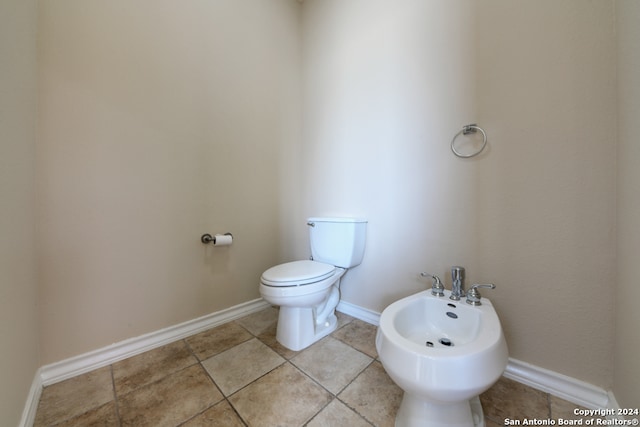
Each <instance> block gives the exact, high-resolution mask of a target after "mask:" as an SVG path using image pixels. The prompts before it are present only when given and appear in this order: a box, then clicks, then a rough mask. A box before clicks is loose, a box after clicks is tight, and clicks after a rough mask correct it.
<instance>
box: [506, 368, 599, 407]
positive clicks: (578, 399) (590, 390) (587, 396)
mask: <svg viewBox="0 0 640 427" xmlns="http://www.w3.org/2000/svg"><path fill="white" fill-rule="evenodd" d="M504 376H505V377H507V378H510V379H512V380H514V381H518V382H519V383H522V384H525V385H528V386H530V387H533V388H536V389H538V390H542V391H544V392H547V393H549V394H552V395H554V396H557V397H559V398H561V399H564V400H568V401H569V402H572V403H575V404H577V405H581V406H584V407H586V408H589V409H609V404H610V398H609V393H608V392H607V391H606V390H604V389H602V388H600V387H596V386H594V385H592V384H589V383H586V382H584V381H580V380H578V379H575V378H572V377H568V376H566V375H563V374H559V373H558V372H554V371H550V370H548V369H544V368H540V367H538V366H535V365H531V364H529V363H526V362H522V361H520V360H517V359H513V358H509V364H508V365H507V369H506V370H505V373H504Z"/></svg>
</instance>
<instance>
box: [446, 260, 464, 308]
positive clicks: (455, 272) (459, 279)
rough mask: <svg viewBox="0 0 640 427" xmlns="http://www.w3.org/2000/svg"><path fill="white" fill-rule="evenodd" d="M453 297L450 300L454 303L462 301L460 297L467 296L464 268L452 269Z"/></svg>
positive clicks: (454, 267) (456, 267)
mask: <svg viewBox="0 0 640 427" xmlns="http://www.w3.org/2000/svg"><path fill="white" fill-rule="evenodd" d="M451 282H452V285H451V296H450V297H449V298H450V299H452V300H454V301H460V297H463V296H464V295H465V293H464V267H459V266H453V267H451Z"/></svg>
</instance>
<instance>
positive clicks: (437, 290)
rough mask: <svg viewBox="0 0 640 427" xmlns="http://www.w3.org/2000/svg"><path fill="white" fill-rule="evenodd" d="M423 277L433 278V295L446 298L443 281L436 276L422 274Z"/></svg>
mask: <svg viewBox="0 0 640 427" xmlns="http://www.w3.org/2000/svg"><path fill="white" fill-rule="evenodd" d="M420 275H421V276H422V277H431V278H432V279H433V284H432V285H431V295H435V296H437V297H443V296H444V285H443V284H442V280H440V278H439V277H438V276H436V275H434V274H429V273H425V272H422V273H420Z"/></svg>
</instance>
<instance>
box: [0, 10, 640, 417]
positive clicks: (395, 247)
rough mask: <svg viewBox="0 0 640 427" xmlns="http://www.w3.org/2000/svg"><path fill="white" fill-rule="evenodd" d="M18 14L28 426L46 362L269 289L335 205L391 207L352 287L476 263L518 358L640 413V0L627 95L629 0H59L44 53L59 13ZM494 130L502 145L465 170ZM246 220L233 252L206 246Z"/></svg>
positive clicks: (6, 407)
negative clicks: (34, 386) (316, 219)
mask: <svg viewBox="0 0 640 427" xmlns="http://www.w3.org/2000/svg"><path fill="white" fill-rule="evenodd" d="M9 3H11V4H7V2H4V3H3V4H2V7H3V9H2V13H0V19H1V21H0V24H1V25H0V31H2V33H1V35H2V37H0V40H2V41H3V42H2V43H0V48H1V49H2V57H9V58H12V59H13V60H12V61H9V62H5V61H3V62H2V67H4V68H2V73H1V74H0V89H1V93H2V94H3V96H2V97H1V99H2V101H0V114H1V115H0V117H2V121H0V132H2V135H1V136H2V138H1V140H0V149H1V150H2V153H1V154H2V155H1V156H0V162H2V167H1V168H0V173H2V181H1V182H0V197H2V199H3V206H4V207H5V208H4V209H5V212H6V214H3V215H2V218H0V229H1V231H2V235H3V236H8V237H3V240H2V246H1V247H0V249H1V250H2V254H0V255H1V256H0V262H2V268H1V269H0V271H2V274H3V277H2V283H1V284H0V290H1V292H2V298H1V299H0V313H2V314H1V315H2V316H3V319H2V320H3V321H2V323H1V325H2V326H1V328H2V329H0V331H1V334H2V336H1V338H2V339H3V341H4V342H11V343H12V345H11V347H10V349H9V350H8V351H5V350H3V352H2V353H1V355H0V357H1V358H2V360H1V362H2V363H1V364H0V366H4V367H5V368H1V369H0V376H1V377H2V381H0V383H1V384H3V386H0V392H1V393H2V394H3V398H2V399H1V400H0V401H1V402H2V403H1V405H2V406H1V407H0V413H2V414H3V416H4V414H9V415H8V417H11V418H12V419H15V420H17V419H18V417H19V412H20V408H21V407H22V404H21V403H22V402H23V401H24V396H25V395H26V392H27V390H28V387H29V384H30V381H31V379H32V377H33V373H34V371H35V369H36V367H37V366H38V365H39V364H46V363H50V362H54V361H58V360H61V359H64V358H66V357H70V356H73V355H77V354H80V353H83V352H86V351H89V350H93V349H96V348H100V347H103V346H105V345H108V344H110V343H112V342H115V341H120V340H123V339H126V338H129V337H133V336H137V335H140V334H143V333H146V332H150V331H154V330H158V329H161V328H163V327H165V326H169V325H173V324H176V323H179V322H182V321H185V320H189V319H193V318H195V317H198V316H201V315H204V314H207V313H210V312H212V311H216V310H219V309H222V308H226V307H229V306H232V305H234V304H238V303H241V302H244V301H247V300H250V299H253V298H257V297H258V296H259V295H258V292H257V286H256V283H257V279H258V277H259V275H260V273H261V272H262V271H263V270H264V269H265V268H266V267H268V266H270V265H272V264H274V263H276V262H280V261H282V260H287V259H292V258H293V257H301V256H306V255H307V254H308V250H307V241H306V233H307V230H306V227H305V226H304V217H305V216H306V215H325V214H326V215H358V216H365V217H367V218H369V220H370V223H369V242H368V246H367V253H366V255H365V261H364V262H363V264H362V265H361V266H360V267H358V268H357V269H354V270H353V271H350V272H349V273H348V275H347V276H346V277H345V279H344V280H343V298H344V299H345V300H346V301H349V302H351V303H354V304H358V305H361V306H364V307H368V308H370V309H372V310H376V311H381V310H382V309H383V308H384V307H385V306H386V305H387V304H389V303H390V302H392V301H394V300H396V299H398V298H400V297H402V296H405V295H408V294H411V293H413V292H416V291H418V290H421V289H424V287H425V286H426V283H425V282H424V280H421V279H419V277H418V274H417V273H418V272H420V271H424V270H427V271H431V272H433V273H437V274H440V275H442V276H444V277H445V278H446V283H447V286H448V287H449V286H450V279H449V277H448V276H449V275H448V269H449V267H450V266H451V265H453V264H462V265H465V266H466V267H467V269H468V270H467V271H468V278H469V281H470V282H485V281H493V282H495V283H496V284H497V285H498V288H497V289H496V290H495V291H492V292H490V293H489V292H487V293H486V294H485V295H486V296H487V297H490V298H492V300H493V301H494V302H495V304H496V305H497V307H498V310H499V313H500V316H501V319H502V322H503V326H504V328H505V332H506V334H507V340H508V343H509V347H510V351H511V355H512V356H513V357H515V358H517V359H520V360H523V361H527V362H530V363H533V364H535V365H538V366H541V367H544V368H548V369H552V370H555V371H558V372H561V373H563V374H566V375H569V376H573V377H576V378H579V379H583V380H585V381H588V382H591V383H594V384H597V385H600V386H603V387H605V388H609V387H611V385H612V382H613V385H614V392H615V393H616V397H618V399H619V401H620V403H621V404H622V405H623V406H637V405H638V402H637V396H638V394H639V393H638V389H637V384H640V374H639V373H638V365H637V363H636V361H637V357H638V352H639V348H640V345H639V344H638V342H637V333H636V331H635V329H634V328H633V326H632V325H637V324H638V318H637V310H634V308H633V306H632V303H633V301H636V300H637V299H638V291H637V286H635V282H634V280H635V276H637V275H636V274H635V271H634V268H633V267H634V265H633V263H634V261H635V255H636V254H637V253H638V247H637V242H638V236H636V235H635V234H634V230H635V229H637V228H638V227H637V225H638V224H637V218H638V206H637V200H636V198H635V192H634V191H635V183H636V182H637V181H638V178H639V177H638V176H637V172H636V171H635V169H636V168H634V160H637V159H638V153H637V152H636V148H637V147H635V145H637V144H633V143H632V141H633V140H634V135H635V130H634V128H633V127H634V123H637V121H638V120H637V116H638V101H637V100H638V98H639V96H638V94H637V90H636V89H637V87H638V84H637V78H635V77H634V76H635V75H638V72H636V70H637V68H638V66H637V59H638V55H637V43H636V42H635V40H637V39H638V35H637V30H635V29H634V28H635V27H633V25H632V24H631V23H632V22H634V20H633V17H637V16H638V10H637V9H638V8H637V6H636V5H635V3H634V2H633V1H626V0H620V1H619V2H617V3H616V5H619V6H618V7H619V10H618V16H617V20H618V26H619V37H620V44H619V47H620V49H619V54H618V56H619V58H618V59H619V61H618V79H619V90H618V97H619V98H618V102H617V104H616V98H615V96H616V91H615V75H616V72H615V70H616V69H615V63H616V60H615V59H616V58H615V35H614V8H613V4H614V3H612V2H590V3H587V4H585V3H584V2H583V1H582V0H570V1H569V0H568V1H564V2H556V1H551V0H546V1H538V2H531V1H517V2H513V1H507V0H482V1H480V2H476V1H471V0H455V1H447V2H443V1H436V0H433V1H422V0H401V1H400V2H393V4H392V3H390V2H384V1H382V0H374V1H372V0H367V1H365V0H350V1H349V2H339V1H337V0H322V1H320V0H307V1H306V2H305V3H304V5H303V6H302V8H301V9H302V15H301V19H300V16H299V15H298V14H299V12H300V5H299V4H298V3H297V2H294V1H289V0H280V1H270V2H262V1H257V0H241V1H239V0H234V1H229V2H199V1H195V0H192V1H189V2H186V3H185V2H181V3H180V4H177V3H175V2H171V1H169V0H166V1H165V0H163V1H160V2H154V4H153V7H151V8H149V7H145V4H143V2H134V3H131V2H127V1H124V0H116V1H110V2H90V3H87V2H84V1H80V0H58V1H56V2H40V3H39V12H38V19H39V22H38V31H39V44H38V49H39V61H40V63H39V64H38V65H36V51H35V34H36V16H35V15H36V5H35V4H34V2H15V1H13V2H9ZM174 3H175V4H174ZM385 3H386V4H385ZM5 9H6V11H5ZM365 18H366V19H365ZM636 20H637V19H636ZM488 23H490V24H488ZM301 28H302V30H301ZM9 39H11V40H12V42H11V43H5V42H4V41H6V40H9ZM632 51H633V52H635V53H629V52H632ZM301 53H302V57H301V56H300V55H301ZM627 53H629V55H627ZM8 64H10V66H9V65H8ZM300 64H302V67H303V70H302V72H301V70H300ZM36 69H38V70H39V79H38V81H39V84H40V88H39V92H37V91H36V89H35V80H36V76H35V74H34V73H35V71H36ZM301 79H302V81H303V82H304V84H303V85H302V89H303V92H302V96H301V94H300V93H299V88H300V87H301V86H300V84H301ZM38 93H39V98H40V102H39V106H40V116H39V117H40V127H39V142H38V145H37V155H36V154H34V139H35V129H36V127H35V122H36V109H35V103H36V99H37V95H38ZM301 99H302V100H303V102H302V105H300V100H301ZM301 107H302V108H301ZM616 107H617V109H618V111H619V120H618V123H617V124H616V116H615V111H616ZM300 111H303V112H304V118H303V121H302V123H304V126H303V128H304V132H303V137H302V140H301V139H300V137H299V132H300V131H301V128H302V126H301V120H300V118H301V117H300ZM634 119H635V120H634ZM474 121H477V122H479V123H480V124H481V125H482V126H483V127H484V128H485V129H486V131H487V132H488V134H489V139H490V146H489V148H488V149H487V152H486V153H485V154H483V155H482V156H480V157H479V158H477V159H474V160H467V161H465V160H460V159H457V158H455V157H454V156H453V155H452V154H451V152H450V150H449V142H450V139H451V137H452V136H453V135H454V134H455V132H457V131H458V129H459V128H460V127H461V126H462V125H464V124H467V123H470V122H474ZM616 126H617V127H618V131H619V139H620V145H619V155H618V160H617V162H618V166H619V173H618V177H617V179H618V181H617V183H618V186H619V188H618V195H619V197H618V204H617V206H618V210H617V212H618V214H617V226H618V230H617V232H616V230H615V228H614V226H615V224H616V211H615V206H616V198H615V194H616V188H615V186H616V157H615V156H616V154H615V147H616V145H615V134H616ZM34 157H37V159H36V160H37V162H36V165H35V166H34ZM636 163H637V162H636ZM36 171H37V179H36V180H35V182H34V179H33V175H34V173H35V172H36ZM34 186H35V187H37V191H38V202H37V206H36V207H37V208H38V216H37V218H35V219H34V204H33V198H34ZM34 224H36V226H37V233H38V246H37V249H36V247H35V244H34V234H33V225H34ZM224 231H231V232H233V233H234V235H235V237H236V241H235V243H234V245H233V246H232V247H229V248H211V247H209V248H205V247H203V246H201V244H200V243H199V236H200V235H201V234H202V233H203V232H224ZM616 235H617V236H618V242H617V243H618V246H617V251H618V256H619V259H618V263H617V274H618V276H619V279H620V280H619V281H618V286H617V296H618V298H617V303H616V304H617V305H616V310H615V314H614V311H613V300H614V296H615V294H616V290H615V289H616V287H615V286H614V285H613V283H615V277H616V261H615V259H614V255H615V251H616V246H615V244H616ZM36 250H37V251H38V257H39V260H40V264H39V267H40V268H39V271H38V273H39V275H38V277H36V268H35V259H36ZM36 282H38V283H39V284H40V290H39V292H37V290H36ZM38 297H39V298H40V301H41V304H40V305H41V307H40V309H39V310H38V309H37V308H36V300H37V298H38ZM627 305H629V307H628V308H625V307H627ZM38 315H39V316H40V324H39V327H38V325H37V324H36V323H37V318H38ZM614 325H615V330H614ZM614 331H615V339H614ZM38 337H41V339H40V345H41V347H42V354H41V357H40V358H39V357H38V343H37V340H38ZM634 340H635V341H634ZM614 344H615V363H614V354H613V352H612V350H611V348H612V346H614ZM614 366H615V373H614ZM7 367H8V368H7ZM5 384H10V385H11V386H10V388H9V387H6V386H5ZM4 395H7V396H9V398H8V399H5V398H4ZM634 399H636V400H635V401H634Z"/></svg>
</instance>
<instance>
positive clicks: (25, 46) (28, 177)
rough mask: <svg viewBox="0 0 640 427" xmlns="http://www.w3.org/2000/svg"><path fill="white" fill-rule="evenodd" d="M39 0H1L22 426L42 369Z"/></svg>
mask: <svg viewBox="0 0 640 427" xmlns="http://www.w3.org/2000/svg"><path fill="white" fill-rule="evenodd" d="M36 10H37V8H36V2H35V1H25V0H8V1H2V2H0V58H2V59H1V60H0V204H1V206H2V207H1V208H0V212H1V213H0V343H2V344H1V345H0V419H1V420H2V424H3V425H7V426H13V425H17V424H18V421H19V420H20V415H21V413H22V408H23V407H24V402H25V399H26V397H27V393H28V391H29V387H30V386H31V382H32V380H33V376H34V374H35V372H36V370H37V369H38V366H39V365H40V364H39V355H38V307H37V280H36V246H35V236H34V224H35V220H34V202H35V187H34V174H35V162H34V151H35V141H36V121H37V89H36V82H37V62H36V22H37V21H36V18H37V13H36Z"/></svg>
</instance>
